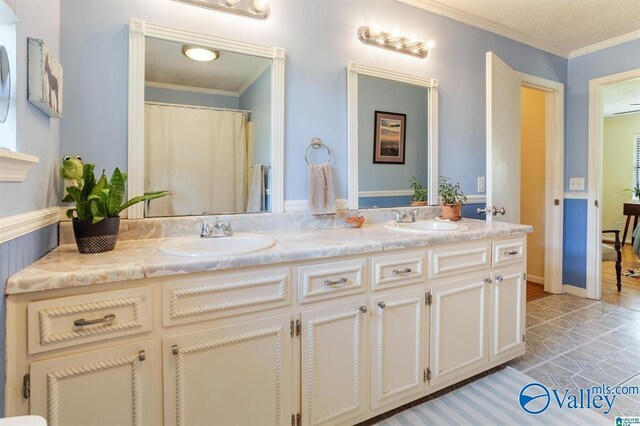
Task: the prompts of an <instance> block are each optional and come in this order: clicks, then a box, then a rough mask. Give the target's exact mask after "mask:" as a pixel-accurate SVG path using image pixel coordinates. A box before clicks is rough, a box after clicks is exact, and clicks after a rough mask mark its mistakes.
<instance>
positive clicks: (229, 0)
mask: <svg viewBox="0 0 640 426" xmlns="http://www.w3.org/2000/svg"><path fill="white" fill-rule="evenodd" d="M236 3H238V0H224V5H225V6H227V7H233V6H234V5H235V4H236Z"/></svg>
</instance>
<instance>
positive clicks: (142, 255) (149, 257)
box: [5, 219, 533, 294]
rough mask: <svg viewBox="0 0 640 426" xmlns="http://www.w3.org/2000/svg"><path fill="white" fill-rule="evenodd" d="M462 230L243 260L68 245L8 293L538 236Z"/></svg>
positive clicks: (370, 230)
mask: <svg viewBox="0 0 640 426" xmlns="http://www.w3.org/2000/svg"><path fill="white" fill-rule="evenodd" d="M462 223H464V224H465V225H466V226H467V227H468V228H469V229H468V230H467V231H462V232H459V231H458V232H438V233H435V232H432V233H418V232H406V231H397V230H394V229H391V228H388V227H386V226H384V225H382V224H373V225H365V226H363V227H362V228H359V229H353V228H345V227H334V228H324V229H307V230H299V229H297V230H291V231H282V230H280V231H271V232H263V234H264V235H269V236H271V237H273V238H274V239H275V240H276V245H275V246H274V247H272V248H270V249H267V250H264V251H261V252H255V253H248V254H243V255H238V256H226V257H225V256H222V257H220V256H218V257H201V258H187V257H177V256H169V255H166V254H164V253H162V252H161V251H160V245H161V244H162V243H163V242H165V241H167V238H157V239H139V240H126V241H119V242H118V244H117V246H116V249H115V250H114V251H112V252H108V253H101V254H89V255H86V254H80V253H78V250H77V248H76V246H75V244H62V245H60V246H58V247H57V248H56V249H55V250H53V251H52V252H50V253H49V254H47V255H46V256H44V257H43V258H42V259H40V260H38V261H37V262H35V263H33V264H32V265H30V266H28V267H27V268H25V269H23V270H22V271H20V272H18V273H17V274H16V275H14V276H12V277H11V278H9V280H8V281H7V285H6V288H5V292H6V294H18V293H28V292H34V291H42V290H50V289H59V288H66V287H76V286H86V285H93V284H101V283H109V282H118V281H127V280H135V279H144V278H153V277H160V276H166V275H177V274H187V273H192V272H203V271H213V270H220V269H229V268H236V267H243V266H257V265H269V264H274V263H281V262H291V261H299V260H310V259H317V258H326V257H333V256H343V255H352V254H364V253H375V252H382V251H386V250H396V249H403V248H412V247H425V246H431V245H435V244H443V243H453V242H458V241H470V240H479V239H485V238H496V237H507V236H510V235H514V234H524V233H528V232H532V230H533V228H532V227H531V226H529V225H517V224H508V223H498V222H494V223H488V222H485V221H481V220H469V219H463V221H462Z"/></svg>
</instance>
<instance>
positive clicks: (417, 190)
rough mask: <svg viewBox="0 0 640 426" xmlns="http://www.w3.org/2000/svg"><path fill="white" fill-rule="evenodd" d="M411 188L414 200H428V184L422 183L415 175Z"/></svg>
mask: <svg viewBox="0 0 640 426" xmlns="http://www.w3.org/2000/svg"><path fill="white" fill-rule="evenodd" d="M411 189H413V201H427V194H428V192H429V191H428V189H429V188H428V186H427V185H426V184H425V185H423V184H421V183H420V182H418V180H417V179H416V178H415V177H412V178H411Z"/></svg>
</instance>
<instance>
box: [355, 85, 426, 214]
mask: <svg viewBox="0 0 640 426" xmlns="http://www.w3.org/2000/svg"><path fill="white" fill-rule="evenodd" d="M428 96H429V93H428V92H427V89H426V88H423V87H417V86H411V85H409V84H406V83H399V82H396V81H389V80H382V79H379V78H374V77H368V76H363V75H361V76H358V186H359V188H358V189H359V190H360V191H389V190H410V189H411V187H410V186H409V185H410V182H411V178H412V177H413V176H415V177H416V179H418V181H419V182H421V183H423V184H426V183H427V176H428V173H427V172H428V170H427V156H428V146H427V138H428V134H427V130H428V126H427V124H428V123H427V120H428V110H427V106H428V105H427V104H428ZM375 111H384V112H393V113H400V114H406V116H407V118H406V125H405V127H406V139H405V163H404V164H374V163H373V139H374V133H375V132H374V129H375ZM378 205H381V204H378ZM395 205H396V206H398V205H401V204H395ZM402 205H406V203H404V204H402ZM363 207H364V206H363Z"/></svg>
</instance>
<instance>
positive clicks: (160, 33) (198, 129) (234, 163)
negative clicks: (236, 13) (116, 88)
mask: <svg viewBox="0 0 640 426" xmlns="http://www.w3.org/2000/svg"><path fill="white" fill-rule="evenodd" d="M283 129H284V49H282V48H278V47H270V46H261V45H256V44H251V43H245V42H241V41H237V40H228V39H223V38H219V37H214V36H210V35H205V34H197V33H192V32H189V31H184V30H179V29H175V28H168V27H163V26H160V25H155V24H151V23H148V22H144V21H141V20H136V19H132V20H131V21H130V24H129V147H128V148H129V149H128V152H129V157H128V163H129V164H128V172H129V180H128V188H127V190H128V192H129V194H142V193H143V192H148V191H156V190H169V191H171V192H172V195H171V196H170V197H165V198H161V199H157V200H153V201H151V202H150V203H146V204H144V205H142V204H138V205H135V206H132V207H130V208H129V218H142V217H163V216H184V215H200V214H202V213H204V212H207V213H209V214H221V213H225V214H228V213H257V212H282V211H283V208H284V202H283V193H284V191H283V189H284V182H283V180H284V165H283V158H284V142H283V131H284V130H283Z"/></svg>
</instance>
